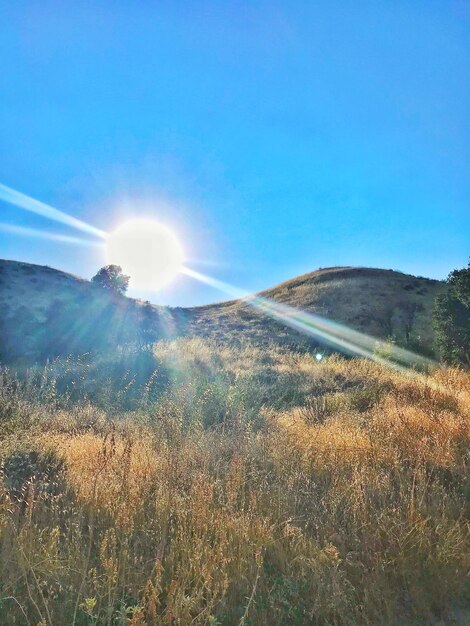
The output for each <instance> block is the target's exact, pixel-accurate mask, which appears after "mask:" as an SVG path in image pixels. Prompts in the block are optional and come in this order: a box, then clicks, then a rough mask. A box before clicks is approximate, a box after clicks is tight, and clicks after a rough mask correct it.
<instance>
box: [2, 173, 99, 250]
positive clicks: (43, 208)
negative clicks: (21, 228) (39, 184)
mask: <svg viewBox="0 0 470 626" xmlns="http://www.w3.org/2000/svg"><path fill="white" fill-rule="evenodd" d="M0 200H3V202H7V203H8V204H12V205H14V206H17V207H18V208H20V209H24V210H25V211H30V212H31V213H35V214H36V215H40V216H41V217H45V218H47V219H49V220H52V221H54V222H60V223H61V224H66V225H67V226H71V227H72V228H75V229H77V230H81V231H83V232H85V233H89V234H90V235H95V237H100V238H101V239H106V237H107V234H106V233H105V232H104V231H103V230H100V229H99V228H95V227H94V226H90V224H87V223H86V222H82V220H79V219H77V218H76V217H72V216H71V215H68V214H67V213H64V212H63V211H59V209H55V208H54V207H51V206H49V205H48V204H45V203H44V202H40V201H39V200H35V199H34V198H31V197H30V196H27V195H26V194H24V193H21V192H20V191H16V190H15V189H12V188H11V187H7V186H6V185H3V184H2V183H0Z"/></svg>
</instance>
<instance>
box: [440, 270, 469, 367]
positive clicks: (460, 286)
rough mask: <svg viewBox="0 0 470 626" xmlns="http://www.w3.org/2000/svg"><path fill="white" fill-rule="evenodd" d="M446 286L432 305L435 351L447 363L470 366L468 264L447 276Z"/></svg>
mask: <svg viewBox="0 0 470 626" xmlns="http://www.w3.org/2000/svg"><path fill="white" fill-rule="evenodd" d="M447 283H448V285H449V289H448V291H447V292H446V293H445V294H442V295H440V296H438V297H437V298H436V302H435V305H434V311H433V323H434V331H435V344H436V349H437V351H438V353H439V354H440V355H441V357H442V359H443V360H444V361H446V362H448V363H454V364H459V363H462V364H466V365H470V262H469V264H468V267H467V268H463V269H461V270H454V271H453V272H451V273H450V274H449V277H448V279H447Z"/></svg>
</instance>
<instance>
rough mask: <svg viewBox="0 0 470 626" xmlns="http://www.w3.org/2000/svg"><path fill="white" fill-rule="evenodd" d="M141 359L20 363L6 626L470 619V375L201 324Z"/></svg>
mask: <svg viewBox="0 0 470 626" xmlns="http://www.w3.org/2000/svg"><path fill="white" fill-rule="evenodd" d="M142 363H144V365H145V368H146V374H145V376H142V377H141V379H140V381H138V382H136V380H135V377H134V378H131V379H130V378H129V377H128V376H127V375H126V373H125V372H124V371H122V372H121V377H120V378H119V375H118V370H117V369H115V370H113V376H110V375H109V372H110V371H111V369H110V368H112V367H116V364H115V363H109V362H107V361H105V360H103V361H102V362H100V363H96V364H94V365H90V364H86V363H83V362H75V361H68V362H61V363H59V362H58V363H55V364H52V365H50V366H48V367H47V368H45V369H35V370H34V369H33V370H30V371H29V373H28V374H27V376H26V377H24V376H23V377H18V376H17V375H14V374H13V373H12V372H9V371H8V370H4V371H3V372H2V375H1V377H0V383H1V385H0V420H1V425H2V428H1V431H0V433H1V435H0V457H1V459H2V468H3V469H2V472H3V478H4V480H3V482H2V484H1V487H0V551H1V552H0V615H1V619H0V623H2V624H18V625H22V624H35V625H36V624H38V623H40V624H42V625H45V624H47V625H51V626H52V625H54V626H55V625H57V626H60V625H63V624H76V625H85V624H87V625H92V624H114V625H117V624H132V625H134V626H137V625H140V626H144V625H148V626H156V625H160V624H168V625H170V624H180V625H182V626H186V625H188V626H189V625H190V624H195V625H197V624H200V625H205V624H210V625H212V626H215V625H216V624H220V625H227V626H229V625H233V624H239V625H245V626H248V625H249V624H251V625H266V626H268V625H269V626H276V625H279V626H281V625H287V624H296V625H297V624H298V625H302V624H305V625H315V624H316V625H319V626H320V625H321V626H327V625H330V626H331V625H334V626H343V625H345V626H346V625H348V626H356V625H358V624H361V625H371V626H372V625H373V626H380V625H384V626H385V625H387V626H388V625H396V624H400V625H409V624H413V625H415V624H416V625H417V624H422V625H424V624H436V625H437V624H438V623H439V624H459V625H463V624H465V623H468V617H469V613H468V611H467V609H466V608H465V606H466V605H465V602H466V599H467V600H468V597H469V596H468V593H469V591H470V590H469V586H468V577H467V574H468V569H469V567H470V533H469V522H468V520H469V514H470V491H469V483H468V463H469V458H470V457H469V452H470V445H469V442H470V437H469V435H470V415H469V411H468V408H469V393H470V377H469V374H468V373H465V372H463V371H462V370H459V369H451V368H447V369H438V370H436V371H435V372H434V373H433V374H432V375H427V376H424V375H418V374H416V373H413V372H410V373H409V374H401V373H397V372H394V371H392V370H389V369H386V368H383V367H382V366H380V365H378V364H376V363H373V362H372V361H365V360H357V359H352V360H345V359H343V358H341V357H338V356H331V357H325V358H324V359H323V360H322V361H320V362H319V361H317V360H316V359H314V358H313V355H310V354H308V353H304V352H302V353H301V352H296V351H294V350H291V349H287V348H285V347H284V348H283V347H281V346H279V345H277V344H272V345H271V346H270V347H269V348H266V347H257V346H255V345H253V344H252V343H250V342H246V343H245V344H243V345H240V346H238V347H229V346H228V345H227V344H226V343H218V342H216V341H215V340H207V339H206V340H203V339H201V338H193V339H177V340H175V341H171V342H159V343H157V344H156V345H155V347H154V349H153V350H152V351H149V350H144V351H143V352H141V354H140V357H139V358H138V360H137V362H135V363H134V364H133V367H135V368H137V367H138V365H139V364H140V365H142ZM113 377H114V378H113ZM96 379H98V380H96ZM145 381H146V382H145ZM136 384H137V385H138V390H137V392H136V388H135V385H136Z"/></svg>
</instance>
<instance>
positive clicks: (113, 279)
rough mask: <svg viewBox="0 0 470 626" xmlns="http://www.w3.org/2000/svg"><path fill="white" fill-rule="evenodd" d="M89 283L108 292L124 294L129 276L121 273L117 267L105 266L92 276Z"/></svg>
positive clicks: (120, 268) (120, 269)
mask: <svg viewBox="0 0 470 626" xmlns="http://www.w3.org/2000/svg"><path fill="white" fill-rule="evenodd" d="M91 282H92V283H94V284H95V285H98V286H99V287H102V288H103V289H106V290H108V291H111V292H114V293H119V294H121V295H123V294H125V293H126V291H127V288H128V286H129V276H125V275H124V274H123V273H122V267H120V266H119V265H106V266H105V267H102V268H101V269H100V270H99V271H98V273H97V274H96V275H95V276H93V278H92V279H91Z"/></svg>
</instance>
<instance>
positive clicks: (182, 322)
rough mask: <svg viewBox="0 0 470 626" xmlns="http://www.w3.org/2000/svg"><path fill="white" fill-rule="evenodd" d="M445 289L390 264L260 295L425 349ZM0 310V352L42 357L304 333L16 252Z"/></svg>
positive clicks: (239, 307)
mask: <svg viewBox="0 0 470 626" xmlns="http://www.w3.org/2000/svg"><path fill="white" fill-rule="evenodd" d="M443 289H445V284H444V283H442V282H440V281H437V280H431V279H427V278H423V277H415V276H410V275H407V274H403V273H401V272H396V271H392V270H381V269H373V268H365V267H357V268H355V267H333V268H325V269H319V270H317V271H315V272H311V273H309V274H304V275H303V276H299V277H297V278H294V279H292V280H289V281H287V282H284V283H282V284H280V285H277V286H276V287H273V288H272V289H268V290H266V291H263V292H261V293H260V294H259V295H260V296H262V297H263V298H266V299H269V300H273V301H275V302H279V303H282V304H285V305H289V306H292V307H295V308H296V309H300V310H302V311H307V312H313V313H316V314H319V315H321V316H324V317H326V318H328V319H331V320H334V321H337V322H340V323H342V324H345V325H347V326H348V327H351V328H353V329H355V330H358V331H360V332H363V333H367V334H368V335H372V336H374V337H377V338H387V337H391V336H393V337H395V339H396V341H397V342H398V343H399V344H401V345H406V346H407V347H410V348H411V349H413V350H415V351H417V352H422V353H425V354H430V353H431V351H432V340H433V336H432V325H431V310H432V304H433V301H434V298H435V297H436V295H437V294H438V293H440V292H441V291H442V290H443ZM0 310H1V313H0V333H1V334H0V337H1V352H0V357H1V358H2V359H3V360H6V361H15V360H18V359H20V360H26V361H28V360H38V359H39V360H42V359H46V358H51V357H55V356H64V355H67V354H79V353H85V352H90V351H95V350H103V349H115V348H116V347H119V346H123V345H126V344H132V343H149V342H151V341H154V340H156V339H159V338H174V337H176V336H179V335H186V336H188V335H189V336H193V335H196V336H204V337H214V338H217V339H219V340H227V341H230V342H234V341H237V339H238V338H243V339H246V338H249V339H250V340H251V341H252V342H255V343H260V342H261V343H265V342H271V341H275V342H278V343H288V344H296V345H299V346H308V345H311V343H312V341H311V340H310V339H307V338H305V337H304V336H302V335H301V334H300V333H298V332H297V331H295V330H292V329H289V328H288V327H286V326H285V325H283V324H281V323H280V322H278V321H274V320H272V319H269V318H268V317H267V316H266V315H265V314H263V313H262V312H259V311H257V310H256V309H254V308H252V307H250V306H247V304H246V303H245V302H243V301H242V300H233V301H229V302H222V303H218V304H210V305H206V306H200V307H195V308H188V309H182V308H168V307H157V306H154V305H150V304H149V303H143V302H141V301H138V300H133V299H131V298H126V297H124V296H119V295H114V294H111V293H108V292H106V291H104V290H102V289H100V288H99V287H97V286H95V285H93V284H92V283H90V282H89V281H87V280H84V279H82V278H79V277H76V276H72V275H71V274H67V273H65V272H62V271H59V270H55V269H52V268H50V267H44V266H39V265H32V264H28V263H21V262H17V261H6V260H3V261H0Z"/></svg>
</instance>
